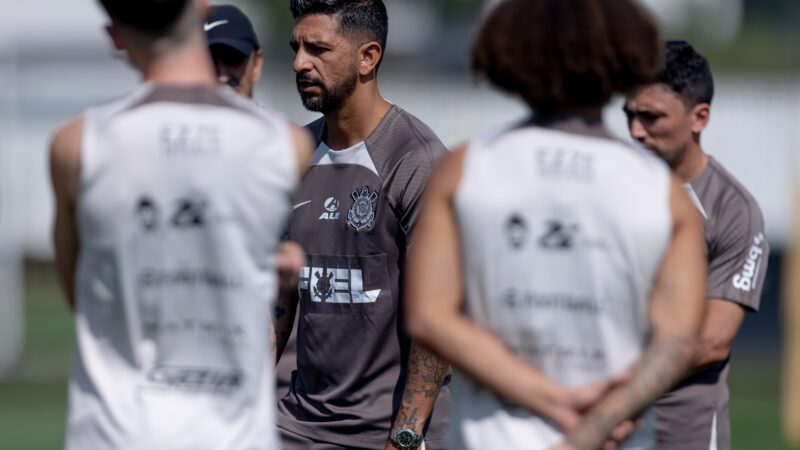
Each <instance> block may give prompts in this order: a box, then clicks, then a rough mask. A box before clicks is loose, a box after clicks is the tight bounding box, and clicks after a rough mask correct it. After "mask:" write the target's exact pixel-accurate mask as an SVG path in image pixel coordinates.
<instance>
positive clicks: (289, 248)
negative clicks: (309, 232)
mask: <svg viewBox="0 0 800 450" xmlns="http://www.w3.org/2000/svg"><path fill="white" fill-rule="evenodd" d="M305 264H306V257H305V254H303V248H302V247H300V245H299V244H298V243H296V242H292V241H286V242H283V243H281V245H280V247H278V253H277V267H278V286H279V289H280V292H281V293H282V294H286V293H289V292H291V291H293V290H294V289H295V288H296V287H297V283H298V282H299V281H300V269H302V268H303V266H305Z"/></svg>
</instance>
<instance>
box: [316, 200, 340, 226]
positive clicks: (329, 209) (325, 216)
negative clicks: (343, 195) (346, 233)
mask: <svg viewBox="0 0 800 450" xmlns="http://www.w3.org/2000/svg"><path fill="white" fill-rule="evenodd" d="M323 207H324V208H325V211H326V212H324V213H322V215H321V216H319V220H339V214H340V213H339V200H337V199H336V198H334V197H328V199H327V200H325V203H324V204H323Z"/></svg>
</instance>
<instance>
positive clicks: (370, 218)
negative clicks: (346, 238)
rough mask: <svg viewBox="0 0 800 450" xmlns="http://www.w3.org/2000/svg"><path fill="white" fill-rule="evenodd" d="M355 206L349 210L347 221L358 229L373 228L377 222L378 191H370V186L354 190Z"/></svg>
mask: <svg viewBox="0 0 800 450" xmlns="http://www.w3.org/2000/svg"><path fill="white" fill-rule="evenodd" d="M351 197H353V206H352V207H350V211H348V212H347V223H348V224H349V225H350V226H351V227H353V228H354V229H355V230H356V231H361V230H364V229H370V228H372V225H373V223H374V222H375V206H376V205H377V204H378V193H377V192H375V191H370V189H369V187H368V186H364V187H362V188H361V190H359V189H356V190H354V191H353V193H352V195H351Z"/></svg>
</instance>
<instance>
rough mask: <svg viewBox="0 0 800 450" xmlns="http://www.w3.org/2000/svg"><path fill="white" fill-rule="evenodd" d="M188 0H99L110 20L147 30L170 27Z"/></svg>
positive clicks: (157, 30)
mask: <svg viewBox="0 0 800 450" xmlns="http://www.w3.org/2000/svg"><path fill="white" fill-rule="evenodd" d="M189 1H190V0H100V3H101V4H102V5H103V8H105V10H106V12H107V13H108V15H109V17H111V20H113V21H115V22H118V23H120V24H123V25H127V26H129V27H131V28H135V29H138V30H142V31H148V32H156V33H157V32H162V31H164V30H165V29H168V28H170V27H171V26H172V25H173V24H174V23H175V22H176V21H177V20H178V19H179V18H180V17H181V14H182V13H183V12H184V11H185V10H186V8H187V6H188V4H189Z"/></svg>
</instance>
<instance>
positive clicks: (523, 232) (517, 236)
mask: <svg viewBox="0 0 800 450" xmlns="http://www.w3.org/2000/svg"><path fill="white" fill-rule="evenodd" d="M506 234H507V235H508V243H509V244H510V245H511V248H513V249H514V250H519V249H520V248H522V245H523V244H525V241H526V240H527V238H528V223H527V222H526V221H525V219H524V218H523V217H522V216H521V215H519V214H518V213H514V214H512V215H511V217H509V218H508V220H507V221H506Z"/></svg>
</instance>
